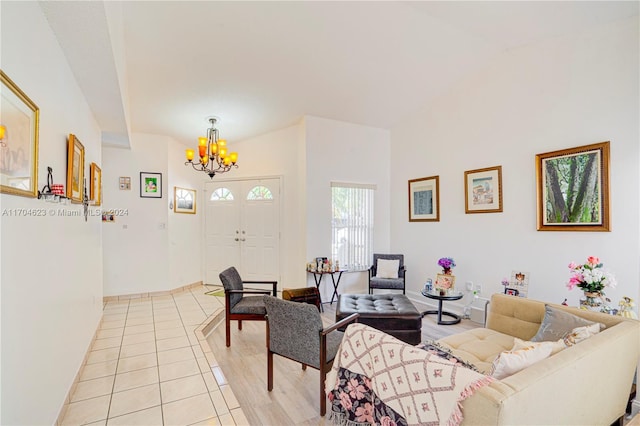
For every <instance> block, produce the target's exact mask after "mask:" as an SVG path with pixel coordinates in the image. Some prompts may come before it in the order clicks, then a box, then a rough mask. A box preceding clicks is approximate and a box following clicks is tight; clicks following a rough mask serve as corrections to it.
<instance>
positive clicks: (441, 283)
mask: <svg viewBox="0 0 640 426" xmlns="http://www.w3.org/2000/svg"><path fill="white" fill-rule="evenodd" d="M455 284H456V277H455V275H447V274H437V275H436V282H435V284H434V285H433V288H434V289H436V290H447V291H451V290H453V289H454V287H455Z"/></svg>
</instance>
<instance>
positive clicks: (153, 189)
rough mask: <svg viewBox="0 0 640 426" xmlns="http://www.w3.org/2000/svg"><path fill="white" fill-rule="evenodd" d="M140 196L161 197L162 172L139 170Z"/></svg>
mask: <svg viewBox="0 0 640 426" xmlns="http://www.w3.org/2000/svg"><path fill="white" fill-rule="evenodd" d="M140 197H141V198H162V173H153V172H140Z"/></svg>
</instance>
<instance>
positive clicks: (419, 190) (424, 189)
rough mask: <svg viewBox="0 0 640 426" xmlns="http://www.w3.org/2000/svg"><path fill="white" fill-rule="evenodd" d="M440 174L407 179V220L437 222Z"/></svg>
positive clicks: (438, 217) (438, 219) (438, 216)
mask: <svg viewBox="0 0 640 426" xmlns="http://www.w3.org/2000/svg"><path fill="white" fill-rule="evenodd" d="M439 180H440V176H430V177H424V178H419V179H411V180H410V181H409V222H439V221H440V201H439V193H438V192H439Z"/></svg>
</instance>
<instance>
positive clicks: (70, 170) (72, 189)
mask: <svg viewBox="0 0 640 426" xmlns="http://www.w3.org/2000/svg"><path fill="white" fill-rule="evenodd" d="M83 197H84V145H82V143H81V142H80V141H79V140H78V138H77V137H76V136H75V135H73V134H70V135H69V142H68V144H67V198H70V199H71V202H72V203H82V198H83Z"/></svg>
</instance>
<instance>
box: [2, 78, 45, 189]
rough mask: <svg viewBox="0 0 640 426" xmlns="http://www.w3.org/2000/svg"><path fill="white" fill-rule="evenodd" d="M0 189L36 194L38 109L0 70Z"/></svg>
mask: <svg viewBox="0 0 640 426" xmlns="http://www.w3.org/2000/svg"><path fill="white" fill-rule="evenodd" d="M0 80H1V81H2V85H1V89H0V95H1V96H0V111H2V116H1V117H0V192H4V193H7V194H13V195H21V196H24V197H33V198H35V197H37V196H38V132H39V125H40V123H39V120H40V109H39V108H38V107H37V106H36V104H35V103H33V101H32V100H31V99H29V97H28V96H27V95H26V94H25V93H24V92H23V91H22V90H20V88H19V87H18V86H17V85H16V84H15V83H14V82H13V81H12V80H11V79H10V78H9V77H8V76H7V75H6V74H5V73H4V72H3V71H2V70H0Z"/></svg>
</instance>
